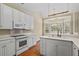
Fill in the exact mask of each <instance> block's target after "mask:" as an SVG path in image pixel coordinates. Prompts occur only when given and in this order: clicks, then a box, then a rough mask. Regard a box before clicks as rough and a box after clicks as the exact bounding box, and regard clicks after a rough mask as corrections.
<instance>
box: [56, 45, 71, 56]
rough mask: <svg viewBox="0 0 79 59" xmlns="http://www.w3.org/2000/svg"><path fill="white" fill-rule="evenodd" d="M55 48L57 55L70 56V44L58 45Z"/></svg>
mask: <svg viewBox="0 0 79 59" xmlns="http://www.w3.org/2000/svg"><path fill="white" fill-rule="evenodd" d="M56 50H57V56H71V55H72V49H71V46H64V45H58V46H57V48H56Z"/></svg>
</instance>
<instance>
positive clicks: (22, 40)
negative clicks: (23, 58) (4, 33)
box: [13, 35, 28, 55]
mask: <svg viewBox="0 0 79 59" xmlns="http://www.w3.org/2000/svg"><path fill="white" fill-rule="evenodd" d="M13 37H15V39H16V55H18V54H20V53H22V52H24V51H26V50H27V49H28V44H27V42H28V36H26V35H16V36H13Z"/></svg>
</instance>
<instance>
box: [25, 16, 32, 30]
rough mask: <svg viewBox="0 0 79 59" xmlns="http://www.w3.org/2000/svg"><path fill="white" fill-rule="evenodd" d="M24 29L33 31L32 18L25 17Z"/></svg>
mask: <svg viewBox="0 0 79 59" xmlns="http://www.w3.org/2000/svg"><path fill="white" fill-rule="evenodd" d="M25 29H33V17H31V16H30V15H25Z"/></svg>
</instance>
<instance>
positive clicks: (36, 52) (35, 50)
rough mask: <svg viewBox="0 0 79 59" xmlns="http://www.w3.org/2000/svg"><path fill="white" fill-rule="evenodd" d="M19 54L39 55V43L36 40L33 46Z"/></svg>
mask: <svg viewBox="0 0 79 59" xmlns="http://www.w3.org/2000/svg"><path fill="white" fill-rule="evenodd" d="M19 56H40V43H39V42H38V43H37V44H36V45H35V46H33V47H32V48H30V49H29V50H27V51H25V52H23V53H21V54H20V55H19Z"/></svg>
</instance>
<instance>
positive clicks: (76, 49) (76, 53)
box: [73, 44, 79, 56]
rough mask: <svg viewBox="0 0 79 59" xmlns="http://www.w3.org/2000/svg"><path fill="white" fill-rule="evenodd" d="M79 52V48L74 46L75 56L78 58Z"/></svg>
mask: <svg viewBox="0 0 79 59" xmlns="http://www.w3.org/2000/svg"><path fill="white" fill-rule="evenodd" d="M78 50H79V49H78V47H77V46H76V45H75V44H73V56H78Z"/></svg>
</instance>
